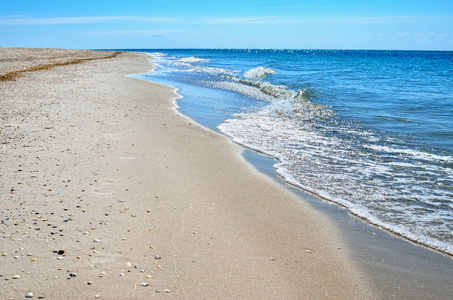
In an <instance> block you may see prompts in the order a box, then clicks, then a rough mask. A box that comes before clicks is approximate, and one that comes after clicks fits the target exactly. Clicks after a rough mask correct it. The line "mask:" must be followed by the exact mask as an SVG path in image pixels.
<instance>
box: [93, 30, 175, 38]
mask: <svg viewBox="0 0 453 300" xmlns="http://www.w3.org/2000/svg"><path fill="white" fill-rule="evenodd" d="M182 32H184V31H180V30H165V29H159V30H119V31H102V32H90V33H88V35H136V34H139V35H152V36H167V35H169V34H172V33H182Z"/></svg>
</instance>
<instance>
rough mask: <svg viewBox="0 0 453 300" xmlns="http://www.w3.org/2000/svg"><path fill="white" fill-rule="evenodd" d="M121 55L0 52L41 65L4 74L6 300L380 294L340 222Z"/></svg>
mask: <svg viewBox="0 0 453 300" xmlns="http://www.w3.org/2000/svg"><path fill="white" fill-rule="evenodd" d="M111 54H112V53H108V52H93V51H72V50H71V51H67V52H65V51H64V50H52V49H12V48H0V57H1V58H2V61H1V65H2V67H1V68H0V69H1V70H2V71H1V72H2V74H0V75H6V74H7V73H11V72H15V71H19V70H24V69H28V70H32V71H33V72H26V73H21V74H20V76H18V77H17V78H15V80H13V81H11V80H3V81H0V99H1V106H0V107H1V112H0V115H1V121H0V122H1V123H0V130H1V132H0V170H1V171H0V181H1V185H0V212H1V215H0V222H1V224H0V233H1V241H0V252H1V254H0V255H1V256H0V260H1V263H0V264H1V266H2V267H1V269H0V282H1V284H0V298H1V299H23V298H25V297H26V296H27V295H28V297H33V298H38V299H40V298H45V299H62V298H70V299H92V298H102V299H149V298H160V297H170V298H172V299H179V298H184V299H373V298H377V296H376V295H375V294H374V293H373V291H372V289H371V288H370V286H371V284H370V283H369V280H368V277H367V276H366V275H365V274H364V272H362V271H361V270H360V269H359V268H358V267H357V266H356V264H355V263H354V261H353V260H352V259H351V258H350V255H351V252H350V251H349V250H347V249H348V247H347V245H345V242H344V241H343V240H342V239H341V234H339V233H338V232H337V229H336V228H335V226H334V225H333V224H332V222H331V221H330V220H329V218H327V217H326V216H325V215H324V214H322V213H320V212H318V211H316V210H315V209H313V208H312V207H311V205H310V204H308V203H304V202H301V201H299V198H298V196H297V195H295V194H294V193H292V192H290V191H289V190H288V189H285V188H284V187H283V186H281V185H279V184H278V183H276V182H275V181H274V180H273V179H271V178H269V177H268V176H266V175H264V174H262V173H260V172H258V171H257V170H256V169H255V168H254V167H253V166H252V165H251V164H249V163H247V162H246V161H245V159H244V158H243V157H242V156H241V153H242V152H243V151H244V150H243V148H241V147H239V146H238V145H235V144H233V143H232V142H230V141H229V139H228V138H226V137H224V136H221V135H219V134H216V133H214V132H211V131H209V130H207V129H205V128H203V127H201V126H199V125H197V124H196V123H194V122H193V121H192V120H190V119H188V118H187V117H185V116H183V115H181V114H180V113H179V112H178V111H177V110H176V109H175V99H176V98H177V97H178V95H177V94H176V92H175V90H174V89H173V88H171V87H167V86H162V85H158V84H153V83H149V82H145V81H141V80H138V79H133V78H130V77H127V76H126V75H128V74H133V73H139V72H146V71H148V70H149V69H151V67H152V66H151V65H150V64H149V62H148V60H147V56H146V55H145V54H137V53H121V54H119V55H118V56H116V57H113V58H110V59H95V58H102V57H107V56H109V55H111ZM84 58H89V59H94V60H84V61H81V62H79V63H73V64H63V65H60V66H56V67H53V68H45V69H38V70H33V68H34V67H35V66H38V65H41V66H42V65H43V64H44V65H46V64H47V65H49V64H55V61H58V62H60V63H61V62H63V63H64V62H68V61H74V60H77V59H79V60H80V59H84Z"/></svg>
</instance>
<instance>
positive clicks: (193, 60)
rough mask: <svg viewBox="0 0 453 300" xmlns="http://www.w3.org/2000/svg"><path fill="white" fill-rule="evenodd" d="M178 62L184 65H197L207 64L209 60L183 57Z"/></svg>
mask: <svg viewBox="0 0 453 300" xmlns="http://www.w3.org/2000/svg"><path fill="white" fill-rule="evenodd" d="M179 61H180V62H185V63H197V62H208V61H209V59H203V58H198V57H195V56H191V57H183V58H181V59H179Z"/></svg>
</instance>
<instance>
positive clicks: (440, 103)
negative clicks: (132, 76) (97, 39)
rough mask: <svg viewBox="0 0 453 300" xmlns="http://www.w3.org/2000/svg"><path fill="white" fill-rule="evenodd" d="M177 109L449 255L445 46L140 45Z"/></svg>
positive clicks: (451, 223) (451, 82)
mask: <svg viewBox="0 0 453 300" xmlns="http://www.w3.org/2000/svg"><path fill="white" fill-rule="evenodd" d="M146 52H149V53H152V62H153V63H154V64H155V66H156V69H155V70H154V71H153V72H151V73H149V74H142V75H140V76H141V78H144V79H149V80H152V81H155V82H160V83H164V84H168V85H172V86H175V87H177V88H178V89H180V91H179V93H180V94H181V95H182V96H183V97H184V98H181V99H179V101H178V105H179V106H180V110H181V111H182V112H183V113H184V114H186V115H188V116H189V117H191V118H193V119H195V120H197V121H198V122H200V123H201V124H203V125H205V126H207V127H209V128H211V129H213V130H216V129H218V130H220V131H221V132H223V133H224V134H227V135H229V136H231V137H232V138H233V140H234V141H236V142H238V143H240V144H243V145H245V146H247V147H249V148H252V149H255V150H257V151H260V152H263V153H266V154H268V155H271V156H273V157H275V158H277V159H279V161H280V163H278V164H276V165H275V166H274V168H275V170H276V171H277V172H278V173H279V174H280V175H281V176H282V177H283V178H285V180H286V181H288V182H290V183H292V184H294V185H296V186H299V187H301V188H303V189H306V190H308V191H311V192H313V193H315V194H317V195H319V196H321V197H323V198H325V199H328V200H330V201H333V202H336V203H338V204H341V205H343V206H345V207H346V208H347V209H348V210H349V211H350V212H351V213H353V214H355V215H358V216H360V217H363V218H365V219H367V220H368V221H369V222H371V223H373V224H376V225H379V226H381V227H384V228H386V229H388V230H391V231H393V232H395V233H397V234H400V235H402V236H405V237H406V238H409V239H411V240H414V241H417V242H419V243H422V244H425V245H427V246H430V247H432V248H435V249H438V250H441V251H444V252H447V253H450V254H453V153H452V151H453V52H411V51H334V50H329V51H327V50H326V51H322V50H306V51H305V50H159V53H156V50H147V51H146Z"/></svg>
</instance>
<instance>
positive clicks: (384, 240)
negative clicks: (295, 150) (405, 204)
mask: <svg viewBox="0 0 453 300" xmlns="http://www.w3.org/2000/svg"><path fill="white" fill-rule="evenodd" d="M166 86H169V87H171V88H174V89H175V90H176V91H177V90H178V89H177V88H175V87H172V86H170V85H166ZM181 98H183V96H179V98H178V99H181ZM178 99H176V101H178ZM175 105H176V108H177V109H179V107H180V106H179V105H178V104H177V103H176V104H175ZM179 111H180V112H182V113H184V111H183V110H179ZM188 118H189V119H190V116H188ZM194 122H197V121H194ZM198 124H199V123H198ZM199 125H200V126H202V127H203V128H205V129H206V130H208V131H213V132H214V133H216V134H220V135H222V136H225V137H227V138H228V139H229V140H231V141H232V142H234V143H235V144H237V145H239V146H240V147H242V148H244V149H245V151H244V152H243V154H242V156H243V157H244V159H245V160H246V161H247V162H248V163H250V164H251V165H252V166H253V167H254V168H256V169H257V170H258V171H259V172H261V173H264V174H266V175H267V176H269V177H270V178H272V179H273V180H274V181H276V182H277V183H278V184H280V185H282V186H283V187H284V188H286V189H289V190H290V191H292V192H293V193H295V194H296V195H298V196H299V197H300V201H303V202H307V203H309V204H310V205H312V206H313V207H314V208H315V209H316V210H317V211H320V212H322V213H323V214H326V215H328V217H329V219H330V220H332V221H333V223H334V224H335V226H338V227H339V228H341V231H342V237H344V238H345V239H346V240H347V241H348V244H349V245H350V246H351V249H352V252H353V256H354V260H355V261H356V262H357V263H358V264H359V265H360V268H361V269H362V270H363V272H365V273H367V274H368V275H371V278H372V281H373V282H375V283H376V285H375V287H374V289H375V291H378V293H379V295H381V296H382V298H385V299H386V298H387V297H389V298H390V297H391V298H393V297H402V298H403V299H406V298H410V299H414V298H415V299H419V298H420V299H426V298H430V299H445V298H448V297H449V296H450V295H451V294H453V288H450V286H453V259H452V258H453V256H452V255H451V254H449V253H447V252H442V251H441V250H438V249H436V248H433V247H430V246H427V245H424V244H421V243H418V242H417V241H413V240H411V239H409V238H407V237H405V236H403V235H399V234H398V233H395V232H393V231H392V230H389V229H387V228H383V227H381V226H379V225H378V224H374V223H372V222H370V221H368V220H367V219H365V218H363V217H360V216H358V215H355V214H354V213H352V212H350V211H349V210H348V209H347V207H346V206H344V205H342V204H340V203H337V202H335V201H331V200H329V199H326V198H323V197H322V196H319V195H317V194H316V193H313V192H310V191H308V190H305V189H303V188H301V187H300V186H298V185H296V184H292V183H290V182H287V181H286V180H285V178H284V177H282V176H281V175H280V174H278V173H277V172H276V170H275V169H274V168H273V165H274V164H275V163H276V162H279V160H278V158H275V157H273V156H271V155H268V154H266V153H263V152H261V151H259V150H255V149H252V148H249V147H247V146H246V145H243V144H241V143H238V142H235V141H233V140H232V138H231V137H230V136H229V135H227V134H225V133H222V132H221V131H218V130H213V129H211V128H210V127H209V126H205V125H203V124H199ZM211 125H212V124H211ZM211 127H212V126H211ZM380 244H381V245H385V247H383V246H380ZM363 249H366V251H365V252H367V253H366V254H364V253H363V251H361V250H363ZM377 261H379V263H376V262H377ZM395 269H398V270H397V271H396V270H395ZM408 274H409V275H408ZM404 277H405V279H401V278H404ZM389 278H390V279H389ZM407 278H411V280H413V281H412V282H409V281H408V280H407ZM392 289H393V290H392Z"/></svg>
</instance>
